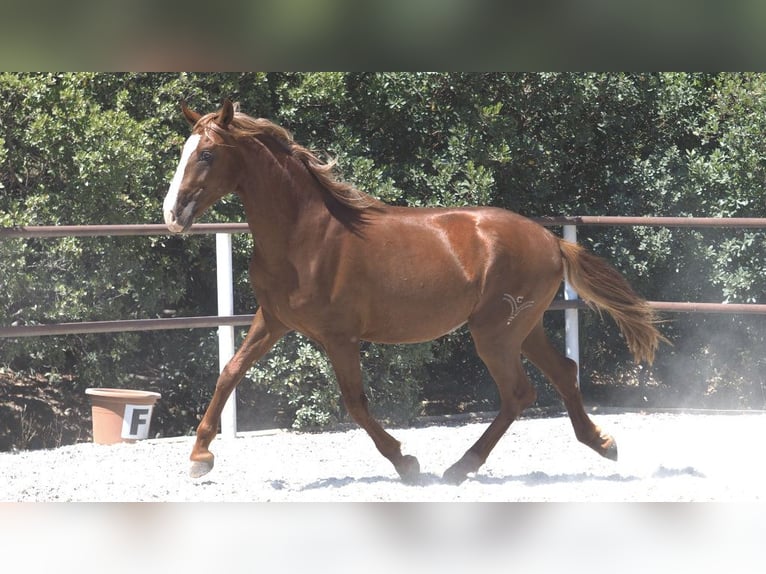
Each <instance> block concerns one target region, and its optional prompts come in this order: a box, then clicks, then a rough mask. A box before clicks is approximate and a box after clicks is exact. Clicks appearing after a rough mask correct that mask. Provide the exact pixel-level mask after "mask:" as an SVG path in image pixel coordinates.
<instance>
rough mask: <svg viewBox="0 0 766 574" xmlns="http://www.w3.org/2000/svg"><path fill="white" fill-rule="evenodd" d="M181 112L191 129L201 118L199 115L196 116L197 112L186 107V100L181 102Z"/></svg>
mask: <svg viewBox="0 0 766 574" xmlns="http://www.w3.org/2000/svg"><path fill="white" fill-rule="evenodd" d="M181 111H182V112H183V114H184V117H185V118H186V121H187V122H189V125H190V126H191V127H194V126H195V125H196V124H197V122H198V121H199V119H200V118H201V117H202V115H201V114H198V113H197V112H195V111H192V110H190V109H189V107H188V106H187V105H186V100H182V101H181Z"/></svg>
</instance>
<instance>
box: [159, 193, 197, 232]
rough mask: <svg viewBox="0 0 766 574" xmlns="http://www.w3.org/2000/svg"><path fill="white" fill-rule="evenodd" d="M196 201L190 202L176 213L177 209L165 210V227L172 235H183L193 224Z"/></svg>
mask: <svg viewBox="0 0 766 574" xmlns="http://www.w3.org/2000/svg"><path fill="white" fill-rule="evenodd" d="M196 205H197V202H196V201H190V202H189V203H187V204H186V205H185V206H184V207H183V209H181V211H180V212H179V211H177V207H173V208H172V209H166V210H165V213H164V215H165V225H167V226H168V229H169V230H170V231H172V232H173V233H183V232H185V231H187V230H188V229H189V228H190V227H191V224H192V223H193V222H194V208H195V207H196Z"/></svg>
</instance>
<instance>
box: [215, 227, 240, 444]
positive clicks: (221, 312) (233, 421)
mask: <svg viewBox="0 0 766 574" xmlns="http://www.w3.org/2000/svg"><path fill="white" fill-rule="evenodd" d="M215 261H216V277H217V290H218V316H219V317H220V316H229V315H233V314H234V279H233V273H232V265H231V235H230V234H229V233H216V234H215ZM233 356H234V327H233V326H230V325H229V326H227V325H219V326H218V367H219V370H220V371H223V368H224V367H225V366H226V364H227V363H228V362H229V360H230V359H231V358H232V357H233ZM221 435H222V436H224V437H227V438H234V437H236V436H237V389H234V390H233V391H232V392H231V396H229V399H228V400H227V401H226V404H225V405H224V407H223V412H222V413H221Z"/></svg>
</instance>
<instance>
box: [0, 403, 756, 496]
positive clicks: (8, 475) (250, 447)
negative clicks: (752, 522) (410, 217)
mask: <svg viewBox="0 0 766 574" xmlns="http://www.w3.org/2000/svg"><path fill="white" fill-rule="evenodd" d="M593 418H594V421H595V422H596V423H597V424H599V425H601V426H602V427H603V428H604V430H605V431H607V432H609V433H611V434H613V435H614V437H615V438H616V439H617V444H618V447H619V454H620V460H619V462H612V461H609V460H606V459H603V458H601V457H599V456H598V455H597V454H596V453H595V452H593V451H591V450H590V449H589V448H587V447H585V446H584V445H581V444H580V443H578V442H577V441H576V439H575V437H574V433H573V432H572V429H571V426H570V423H569V419H567V418H566V417H554V418H546V419H522V420H520V421H517V422H515V423H514V424H513V425H512V426H511V429H510V430H509V432H508V433H506V435H505V436H504V437H503V439H502V440H501V441H500V443H499V444H498V446H497V447H496V448H495V450H494V451H493V452H492V454H491V456H490V458H489V460H488V461H487V463H486V464H485V465H484V466H483V467H482V468H481V469H480V471H479V472H478V473H477V474H476V475H475V476H471V477H469V479H468V480H467V481H466V482H464V483H463V484H462V485H460V486H451V485H446V484H442V483H441V481H440V477H441V474H442V473H443V471H444V470H445V469H446V468H447V467H448V466H449V465H450V464H452V463H453V462H455V461H456V460H457V459H458V458H459V457H460V456H461V455H462V453H463V452H464V451H465V450H466V449H467V448H468V447H469V446H470V445H471V444H473V442H474V441H475V440H476V439H477V438H478V437H479V436H480V435H481V433H482V432H483V431H484V429H485V428H486V426H487V424H486V423H470V424H462V425H453V424H450V425H444V426H429V427H425V428H410V429H394V430H392V431H391V432H392V434H393V435H394V436H395V437H397V438H398V439H399V440H400V441H402V443H403V446H404V448H403V452H405V453H406V454H413V455H415V456H417V457H418V459H419V460H420V465H421V470H422V472H423V474H424V477H423V478H424V480H423V482H422V484H421V485H418V486H407V485H404V484H402V483H401V482H400V481H399V479H398V477H397V475H396V472H395V471H394V469H393V467H392V466H391V465H390V463H389V462H388V461H387V460H385V459H384V458H383V457H382V456H381V455H379V454H378V452H377V451H376V450H375V448H374V446H373V444H372V441H371V440H370V439H369V438H368V437H367V435H366V434H365V433H364V432H363V431H361V430H359V429H355V430H350V431H345V432H327V433H321V434H308V433H295V432H287V431H273V432H259V433H241V434H240V436H238V438H236V439H225V438H221V437H219V438H217V439H216V440H215V441H214V442H213V443H212V445H211V450H212V451H213V452H214V454H215V455H216V467H215V468H214V469H213V471H212V472H211V473H210V474H208V475H207V476H205V477H202V478H200V479H196V480H194V479H191V478H189V477H188V474H187V470H188V456H189V453H190V451H191V447H192V444H193V441H194V438H193V437H181V438H175V439H158V440H145V441H140V442H138V443H135V444H118V445H111V446H105V445H96V444H90V443H88V444H78V445H72V446H66V447H62V448H58V449H53V450H44V451H26V452H19V453H3V454H0V476H1V477H2V480H0V501H255V502H259V501H607V502H619V501H686V500H690V501H709V500H714V501H757V500H761V499H763V498H764V492H766V486H764V485H766V480H765V479H766V468H764V464H763V460H764V459H763V438H764V437H766V415H764V414H743V415H730V414H679V413H664V414H649V415H646V414H638V413H625V414H610V415H595V416H594V417H593Z"/></svg>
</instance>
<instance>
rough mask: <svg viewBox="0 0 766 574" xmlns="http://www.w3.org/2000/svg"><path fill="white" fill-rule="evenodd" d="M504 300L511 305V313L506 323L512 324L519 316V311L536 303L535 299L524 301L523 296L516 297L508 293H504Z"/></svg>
mask: <svg viewBox="0 0 766 574" xmlns="http://www.w3.org/2000/svg"><path fill="white" fill-rule="evenodd" d="M503 301H505V302H506V303H508V304H509V305H510V306H511V314H510V315H508V320H507V321H506V322H505V324H506V325H510V324H511V323H512V322H513V320H514V319H515V318H516V317H518V315H519V313H521V312H522V311H523V310H524V309H528V308H529V307H532V306H533V305H534V304H535V302H534V301H524V297H523V296H519V297H514V296H513V295H509V294H508V293H506V294H505V295H503Z"/></svg>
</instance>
